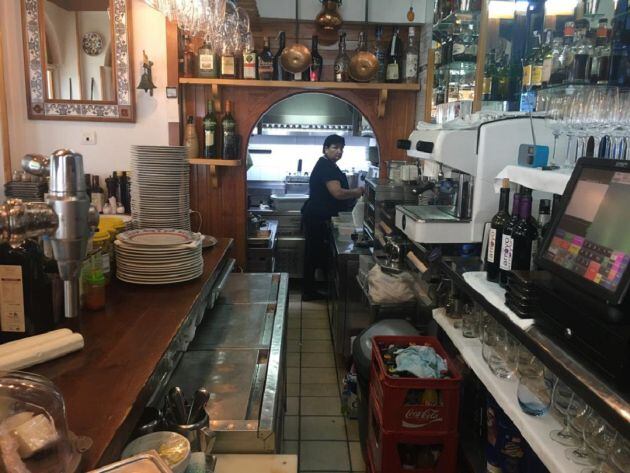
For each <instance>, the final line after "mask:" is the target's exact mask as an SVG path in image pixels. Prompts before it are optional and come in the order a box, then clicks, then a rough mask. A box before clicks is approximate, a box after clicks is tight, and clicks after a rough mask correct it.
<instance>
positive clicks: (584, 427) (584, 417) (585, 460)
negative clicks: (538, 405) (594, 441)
mask: <svg viewBox="0 0 630 473" xmlns="http://www.w3.org/2000/svg"><path fill="white" fill-rule="evenodd" d="M567 414H568V417H569V427H570V428H571V430H572V432H573V436H574V437H575V438H577V439H578V443H579V446H578V447H574V448H570V449H568V450H567V451H566V452H565V455H566V457H567V458H568V459H569V460H571V461H572V462H573V463H577V464H578V465H584V466H587V465H593V464H594V463H593V462H594V457H593V455H592V453H591V452H589V450H588V448H587V447H586V442H585V441H584V437H585V436H587V435H590V434H591V430H592V429H593V428H594V425H595V424H594V423H593V422H592V421H591V420H590V419H591V416H593V415H595V414H594V413H593V410H592V409H591V407H590V406H589V405H588V404H586V403H585V402H584V401H583V400H582V399H580V398H578V397H577V396H575V397H574V398H573V400H572V401H571V405H570V407H569V409H568V411H567Z"/></svg>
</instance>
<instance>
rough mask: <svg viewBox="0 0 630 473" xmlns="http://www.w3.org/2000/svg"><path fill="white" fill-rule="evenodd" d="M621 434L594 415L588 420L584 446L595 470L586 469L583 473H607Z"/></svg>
mask: <svg viewBox="0 0 630 473" xmlns="http://www.w3.org/2000/svg"><path fill="white" fill-rule="evenodd" d="M618 435H619V434H618V433H617V431H616V430H615V429H613V428H612V427H611V426H610V424H608V422H606V421H605V420H604V419H602V418H601V417H600V416H599V415H598V414H596V413H593V414H592V415H591V416H590V417H589V419H588V420H587V428H586V429H585V430H584V444H585V445H586V448H587V449H588V451H589V454H590V456H591V460H592V463H593V465H594V467H593V468H586V469H584V470H582V473H605V471H606V467H607V466H608V465H606V463H607V459H608V456H609V455H610V453H611V452H612V451H613V448H614V447H615V441H616V440H617V436H618Z"/></svg>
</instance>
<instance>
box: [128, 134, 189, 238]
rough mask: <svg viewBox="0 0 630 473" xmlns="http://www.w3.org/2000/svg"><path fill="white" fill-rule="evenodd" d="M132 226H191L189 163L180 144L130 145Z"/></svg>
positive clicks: (183, 227) (184, 227)
mask: <svg viewBox="0 0 630 473" xmlns="http://www.w3.org/2000/svg"><path fill="white" fill-rule="evenodd" d="M131 167H132V169H133V179H132V180H131V217H132V220H133V226H134V228H180V229H183V230H190V167H189V164H188V160H187V158H186V148H184V147H183V146H132V147H131Z"/></svg>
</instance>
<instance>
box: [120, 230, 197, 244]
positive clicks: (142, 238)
mask: <svg viewBox="0 0 630 473" xmlns="http://www.w3.org/2000/svg"><path fill="white" fill-rule="evenodd" d="M116 238H117V239H118V240H119V241H121V242H123V244H130V245H139V246H152V247H155V246H161V247H172V246H177V245H186V244H190V243H193V242H195V241H200V240H201V235H199V234H193V233H191V232H188V231H185V230H175V229H159V228H145V229H143V230H129V231H128V232H123V233H119V234H118V235H116Z"/></svg>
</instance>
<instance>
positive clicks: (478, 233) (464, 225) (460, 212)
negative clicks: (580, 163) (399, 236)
mask: <svg viewBox="0 0 630 473" xmlns="http://www.w3.org/2000/svg"><path fill="white" fill-rule="evenodd" d="M461 122H463V121H461ZM458 125H459V126H457V127H455V126H454V125H452V124H451V125H450V127H451V128H449V123H446V124H444V125H443V126H442V127H441V128H422V125H421V124H419V128H418V129H416V130H414V131H413V132H412V133H411V135H410V136H409V140H408V144H409V149H408V151H407V155H408V156H410V157H412V158H415V159H419V160H420V161H421V165H422V180H423V183H424V187H423V189H421V192H420V197H419V199H418V205H398V206H397V207H396V227H398V228H399V229H401V230H402V231H403V232H404V233H405V235H406V236H407V237H408V238H409V239H411V240H412V241H415V242H419V243H478V242H481V241H482V240H483V232H484V226H485V224H486V222H489V221H490V220H491V219H492V216H493V215H494V214H495V213H496V212H497V208H498V207H497V206H498V198H497V195H496V193H495V189H494V180H495V177H496V176H497V174H499V172H500V171H501V170H502V169H503V168H504V167H505V166H507V165H509V164H516V163H517V160H518V154H519V147H520V145H521V144H527V145H531V144H534V143H535V144H536V145H543V146H550V145H553V135H552V133H551V130H550V129H549V128H547V127H546V126H545V123H544V120H543V119H541V118H536V117H533V118H532V119H530V117H529V116H528V115H523V114H519V115H515V116H509V117H507V118H503V119H498V120H492V121H485V122H482V123H478V124H474V125H472V124H471V125H469V126H465V125H462V124H461V123H458Z"/></svg>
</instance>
